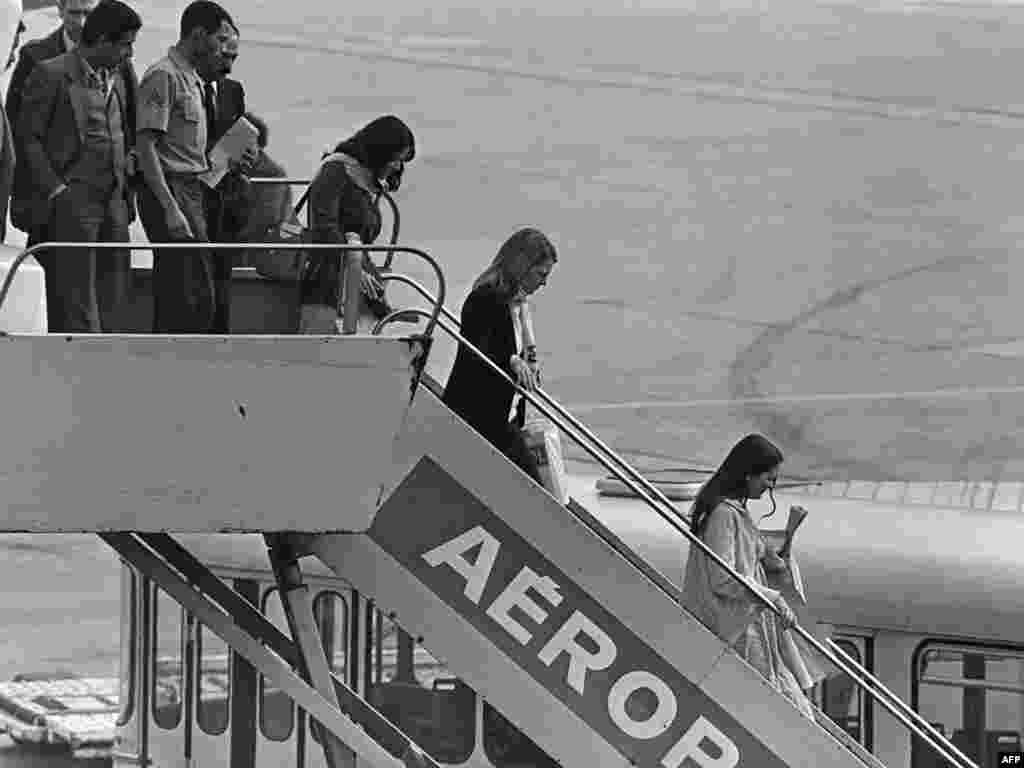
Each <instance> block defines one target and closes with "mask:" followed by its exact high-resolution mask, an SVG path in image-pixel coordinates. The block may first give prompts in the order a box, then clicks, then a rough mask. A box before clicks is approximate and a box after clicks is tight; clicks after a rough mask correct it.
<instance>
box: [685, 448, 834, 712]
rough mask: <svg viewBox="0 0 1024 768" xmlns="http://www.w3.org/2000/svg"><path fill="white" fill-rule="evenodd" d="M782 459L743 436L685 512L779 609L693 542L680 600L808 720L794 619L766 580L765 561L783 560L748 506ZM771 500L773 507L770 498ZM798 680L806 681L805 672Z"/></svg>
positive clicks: (770, 484) (767, 487)
mask: <svg viewBox="0 0 1024 768" xmlns="http://www.w3.org/2000/svg"><path fill="white" fill-rule="evenodd" d="M781 464H782V452H781V451H779V449H778V448H776V447H775V445H773V444H772V443H771V442H770V441H769V440H767V439H766V438H764V437H762V436H761V435H747V436H746V437H744V438H743V439H742V440H740V441H739V442H738V443H737V444H736V445H735V446H733V449H732V450H731V451H729V455H728V456H726V458H725V461H724V462H722V465H721V466H720V467H719V468H718V471H717V472H715V474H714V475H712V477H711V479H710V480H708V482H707V483H705V484H704V487H703V488H701V490H700V492H699V493H698V494H697V498H696V500H695V501H694V503H693V508H692V510H691V530H692V531H693V532H694V533H695V534H697V535H698V536H699V537H700V539H701V541H703V542H704V543H705V544H706V545H707V546H708V547H709V548H710V549H711V550H712V551H714V552H715V553H716V554H717V555H718V556H719V557H720V558H722V559H723V560H724V561H725V562H726V563H728V564H729V565H731V566H732V567H733V568H734V569H735V570H736V571H738V572H739V573H740V575H741V576H743V577H744V578H745V579H746V580H747V582H748V583H749V584H750V585H751V586H753V588H754V589H756V590H757V591H758V592H760V593H761V594H762V595H763V596H764V597H765V598H766V599H767V600H768V601H769V602H770V603H772V604H773V605H774V606H775V609H776V610H777V611H778V613H779V615H776V614H775V613H774V612H772V611H769V610H765V609H764V606H763V605H762V604H761V602H760V601H757V600H756V599H755V598H754V596H753V595H752V594H751V593H750V592H749V591H748V590H747V589H745V588H744V587H743V586H742V585H741V584H739V583H738V582H737V581H736V580H735V579H734V578H733V577H732V576H731V575H730V574H728V573H726V571H725V570H724V569H723V568H722V567H721V566H719V565H718V564H717V563H715V562H713V561H712V560H711V558H709V557H708V556H707V555H705V554H704V553H703V552H701V551H699V550H698V549H697V548H696V547H691V550H690V557H689V558H688V559H687V563H686V581H685V585H684V598H685V601H686V607H687V608H688V609H689V610H690V611H691V612H692V613H693V614H694V615H696V616H697V618H699V619H700V620H701V621H702V622H703V623H704V624H705V625H706V626H707V627H708V628H709V629H711V630H712V631H713V632H715V634H717V635H718V636H719V637H721V638H722V639H723V640H725V641H726V642H727V643H729V644H730V645H731V646H732V647H733V649H734V650H735V651H736V652H737V653H739V654H740V656H742V657H743V658H744V659H746V660H747V662H749V663H750V664H751V665H752V666H753V667H754V668H755V669H757V671H758V672H760V673H761V674H762V675H764V676H765V677H766V678H767V679H768V680H769V681H770V682H771V683H772V684H773V685H774V686H775V687H776V688H778V689H779V690H781V691H782V692H783V693H784V694H785V695H786V696H788V697H789V699H790V700H791V701H792V702H793V703H794V705H796V707H797V708H798V709H799V710H800V711H801V712H802V713H803V714H804V715H806V716H807V717H809V718H811V719H813V717H814V714H813V711H812V709H811V704H810V701H809V700H808V699H807V696H806V695H805V694H804V692H803V690H802V687H801V684H800V682H798V680H797V676H796V675H794V672H793V670H792V669H791V667H794V666H796V667H798V669H799V668H800V667H801V666H802V665H800V664H799V663H798V662H799V661H800V659H799V658H798V652H796V651H795V649H794V647H793V642H792V639H791V638H789V637H788V635H789V633H788V632H787V631H786V630H787V629H788V628H789V627H790V626H792V625H793V624H795V623H796V618H795V616H794V614H793V611H792V609H791V608H790V607H789V605H788V604H787V602H786V600H785V598H784V597H783V596H782V594H781V593H780V592H779V591H778V590H776V589H772V588H771V587H769V586H768V583H767V582H768V580H767V576H766V572H765V567H766V566H768V567H769V568H773V569H779V568H780V567H781V568H785V561H784V560H782V559H781V558H779V556H778V554H777V553H776V552H773V551H770V550H769V549H768V548H767V547H766V545H765V542H764V539H763V538H762V536H761V532H760V530H759V529H758V526H757V523H755V522H754V520H753V519H752V518H751V516H750V512H749V510H748V509H747V501H748V500H749V499H759V498H761V496H763V495H764V493H765V491H768V492H769V495H771V492H772V489H773V488H774V487H775V482H776V480H777V479H778V476H779V467H780V465H781ZM771 500H772V513H774V511H775V498H774V496H771ZM795 511H799V512H803V510H795ZM802 672H803V670H802V669H799V672H798V673H802ZM800 678H801V680H804V679H805V675H804V674H800Z"/></svg>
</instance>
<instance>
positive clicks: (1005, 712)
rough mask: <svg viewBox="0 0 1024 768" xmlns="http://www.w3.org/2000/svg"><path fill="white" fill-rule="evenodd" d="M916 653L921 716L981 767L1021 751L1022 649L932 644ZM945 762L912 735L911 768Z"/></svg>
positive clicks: (1023, 708)
mask: <svg viewBox="0 0 1024 768" xmlns="http://www.w3.org/2000/svg"><path fill="white" fill-rule="evenodd" d="M915 657H916V665H915V666H916V668H915V674H914V688H915V699H916V701H917V709H918V712H920V713H921V715H922V716H923V717H924V718H925V719H927V720H928V722H930V723H931V724H932V725H933V726H935V727H936V728H937V729H938V730H939V731H940V732H942V733H943V734H944V735H945V736H946V737H947V738H950V739H951V740H952V742H953V744H955V745H956V746H957V747H959V748H960V750H961V751H963V752H964V754H966V755H967V757H969V758H971V759H972V760H974V761H975V762H977V764H978V765H979V766H981V767H982V768H989V766H992V767H993V768H994V766H997V765H998V761H999V753H1000V752H1010V751H1014V750H1020V749H1021V740H1022V735H1024V651H1007V650H1003V649H997V648H987V647H984V646H951V645H938V644H935V643H929V644H927V645H925V646H924V647H923V648H922V649H921V650H919V651H918V653H917V654H916V655H915ZM941 762H942V760H941V758H939V757H938V756H937V755H936V754H935V752H934V750H932V749H931V748H929V747H928V745H927V744H925V743H923V742H922V741H921V740H920V739H914V747H913V755H912V763H911V765H912V768H933V766H938V765H940V764H941Z"/></svg>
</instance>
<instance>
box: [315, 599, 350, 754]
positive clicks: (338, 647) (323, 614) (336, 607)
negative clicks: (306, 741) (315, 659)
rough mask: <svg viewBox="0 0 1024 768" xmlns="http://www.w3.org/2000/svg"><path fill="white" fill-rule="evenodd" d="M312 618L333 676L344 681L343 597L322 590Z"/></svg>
mask: <svg viewBox="0 0 1024 768" xmlns="http://www.w3.org/2000/svg"><path fill="white" fill-rule="evenodd" d="M313 618H314V619H316V624H317V629H318V630H319V631H320V640H321V642H322V643H323V646H324V655H325V656H326V657H327V660H328V662H329V664H330V667H331V671H332V672H333V673H334V674H335V676H336V677H337V678H338V679H339V680H342V681H344V680H345V662H346V656H345V648H346V645H345V644H346V639H347V638H348V603H347V602H346V600H345V598H344V596H342V595H341V594H340V593H338V592H335V591H334V590H323V591H322V592H320V594H318V595H317V596H316V599H315V600H314V601H313ZM316 723H317V721H316V720H315V719H314V718H312V717H310V718H309V730H310V734H311V735H312V738H313V741H315V742H316V743H318V744H319V743H320V733H319V730H318V729H317V728H316V726H315V724H316Z"/></svg>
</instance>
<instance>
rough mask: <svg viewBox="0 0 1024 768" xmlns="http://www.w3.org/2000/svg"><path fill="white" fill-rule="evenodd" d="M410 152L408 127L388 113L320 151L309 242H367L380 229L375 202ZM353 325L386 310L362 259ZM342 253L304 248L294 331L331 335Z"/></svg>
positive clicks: (373, 273)
mask: <svg viewBox="0 0 1024 768" xmlns="http://www.w3.org/2000/svg"><path fill="white" fill-rule="evenodd" d="M415 154H416V142H415V140H414V139H413V135H412V131H410V130H409V127H408V126H407V125H406V124H405V123H403V122H402V121H401V120H399V119H398V118H397V117H394V116H393V115H387V116H385V117H379V118H377V119H376V120H374V121H373V122H371V123H370V124H369V125H367V126H365V127H364V128H362V129H361V130H360V131H358V132H357V133H356V134H355V135H354V136H352V137H351V138H350V139H348V140H346V141H343V142H341V143H340V144H338V146H337V147H335V148H334V151H333V152H332V153H329V154H326V155H325V156H324V158H323V161H322V163H321V165H320V169H319V170H318V171H317V173H316V176H315V177H314V178H313V182H312V184H310V187H309V217H310V221H309V226H310V231H311V234H312V240H313V242H314V243H347V244H349V245H353V244H369V243H372V242H373V241H374V240H376V239H377V236H378V235H380V230H381V214H380V210H379V208H378V207H377V203H378V201H379V199H380V194H381V192H382V191H383V189H384V185H385V184H386V185H387V186H388V188H389V189H390V190H392V191H394V190H396V189H398V187H399V184H401V179H402V172H403V170H404V169H405V164H406V163H408V162H410V161H411V160H412V159H413V157H414V156H415ZM363 269H364V271H363V282H362V287H361V294H362V301H361V302H360V313H359V314H360V317H359V322H358V330H359V332H360V333H366V332H369V331H370V330H371V329H372V327H373V324H374V322H375V321H376V320H378V319H380V318H381V317H383V316H384V315H386V314H387V313H388V311H389V308H388V306H387V302H386V301H385V300H384V286H383V284H382V283H381V281H380V278H379V275H378V273H377V268H376V267H375V266H374V264H373V262H372V261H371V260H370V259H369V258H366V259H364V261H363ZM343 275H344V270H343V269H342V256H341V254H340V253H338V252H328V251H324V250H316V251H310V256H309V259H308V260H307V262H306V266H305V268H304V269H303V273H302V287H301V293H300V303H301V305H302V312H301V319H300V327H299V332H300V333H312V334H321V333H322V334H335V333H338V321H339V319H340V317H341V306H342V301H343V296H344V293H343V291H342V287H341V280H342V276H343Z"/></svg>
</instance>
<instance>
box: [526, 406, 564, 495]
mask: <svg viewBox="0 0 1024 768" xmlns="http://www.w3.org/2000/svg"><path fill="white" fill-rule="evenodd" d="M523 439H524V440H525V441H526V447H527V448H528V449H529V450H530V452H531V453H532V454H533V457H534V460H535V461H536V462H537V471H538V473H539V474H540V478H541V481H542V483H543V484H544V487H545V488H546V489H547V491H548V492H549V493H550V494H551V495H552V496H554V497H555V498H556V499H558V501H559V502H560V503H562V504H568V503H569V475H568V474H567V473H566V471H565V461H564V459H563V458H562V439H561V437H560V436H559V434H558V429H557V428H556V427H555V426H554V425H553V424H552V423H551V422H549V421H547V420H545V419H534V420H532V421H529V422H527V423H526V425H525V426H524V427H523Z"/></svg>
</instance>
